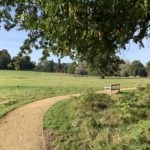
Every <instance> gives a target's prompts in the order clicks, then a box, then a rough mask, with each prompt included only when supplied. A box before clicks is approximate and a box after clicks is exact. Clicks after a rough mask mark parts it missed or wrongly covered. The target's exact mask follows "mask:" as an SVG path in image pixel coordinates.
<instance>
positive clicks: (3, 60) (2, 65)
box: [0, 49, 11, 69]
mask: <svg viewBox="0 0 150 150" xmlns="http://www.w3.org/2000/svg"><path fill="white" fill-rule="evenodd" d="M9 63H11V56H10V54H9V53H8V51H7V50H6V49H3V50H1V51H0V69H8V68H9V67H8V64H9Z"/></svg>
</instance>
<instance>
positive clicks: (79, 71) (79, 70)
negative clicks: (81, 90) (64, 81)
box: [75, 63, 88, 75]
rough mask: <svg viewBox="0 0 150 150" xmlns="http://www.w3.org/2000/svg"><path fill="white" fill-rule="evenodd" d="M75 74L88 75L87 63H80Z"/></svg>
mask: <svg viewBox="0 0 150 150" xmlns="http://www.w3.org/2000/svg"><path fill="white" fill-rule="evenodd" d="M75 74H77V75H87V74H88V69H87V65H86V64H85V63H79V65H78V66H77V67H76V68H75Z"/></svg>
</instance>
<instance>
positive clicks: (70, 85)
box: [0, 70, 150, 117]
mask: <svg viewBox="0 0 150 150" xmlns="http://www.w3.org/2000/svg"><path fill="white" fill-rule="evenodd" d="M110 83H120V84H121V87H122V88H123V87H133V86H136V85H139V84H141V85H146V84H147V83H150V78H133V79H100V78H99V77H74V76H69V75H65V74H56V73H42V72H29V71H2V70H1V71H0V117H2V116H3V115H4V114H6V113H7V112H9V111H11V110H13V109H14V108H17V107H19V106H22V105H24V104H26V103H29V102H31V101H35V100H39V99H43V98H47V97H52V96H57V95H65V94H70V93H80V92H83V91H84V90H86V89H88V88H92V89H93V90H102V89H103V87H104V86H105V85H108V84H110Z"/></svg>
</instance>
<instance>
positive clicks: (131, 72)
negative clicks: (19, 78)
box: [0, 49, 150, 77]
mask: <svg viewBox="0 0 150 150" xmlns="http://www.w3.org/2000/svg"><path fill="white" fill-rule="evenodd" d="M120 62H121V63H118V62H116V64H113V65H112V66H113V67H112V66H111V67H110V69H109V70H108V74H107V75H105V76H120V77H128V76H142V77H145V76H149V75H150V61H149V62H148V63H147V64H146V66H144V65H143V64H142V63H141V62H140V61H139V60H135V61H133V62H129V61H120ZM0 69H1V70H2V69H3V70H6V69H10V70H34V71H41V72H61V73H68V74H74V75H100V76H104V74H103V75H101V74H100V73H98V71H97V70H96V69H91V68H90V67H88V66H87V65H86V63H85V62H78V63H74V62H73V63H61V60H60V59H58V63H56V62H54V61H53V60H45V61H41V62H39V63H37V64H36V62H33V61H31V58H30V56H23V57H18V56H16V57H13V58H11V56H10V54H9V53H8V51H7V50H5V49H3V50H1V51H0Z"/></svg>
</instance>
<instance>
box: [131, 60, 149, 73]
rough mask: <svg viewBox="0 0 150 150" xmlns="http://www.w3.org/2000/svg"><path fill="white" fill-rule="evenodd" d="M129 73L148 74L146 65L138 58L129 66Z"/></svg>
mask: <svg viewBox="0 0 150 150" xmlns="http://www.w3.org/2000/svg"><path fill="white" fill-rule="evenodd" d="M129 74H130V76H147V72H146V69H145V67H144V65H143V64H142V63H141V62H140V61H138V60H135V61H133V62H132V63H131V65H130V67H129Z"/></svg>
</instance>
